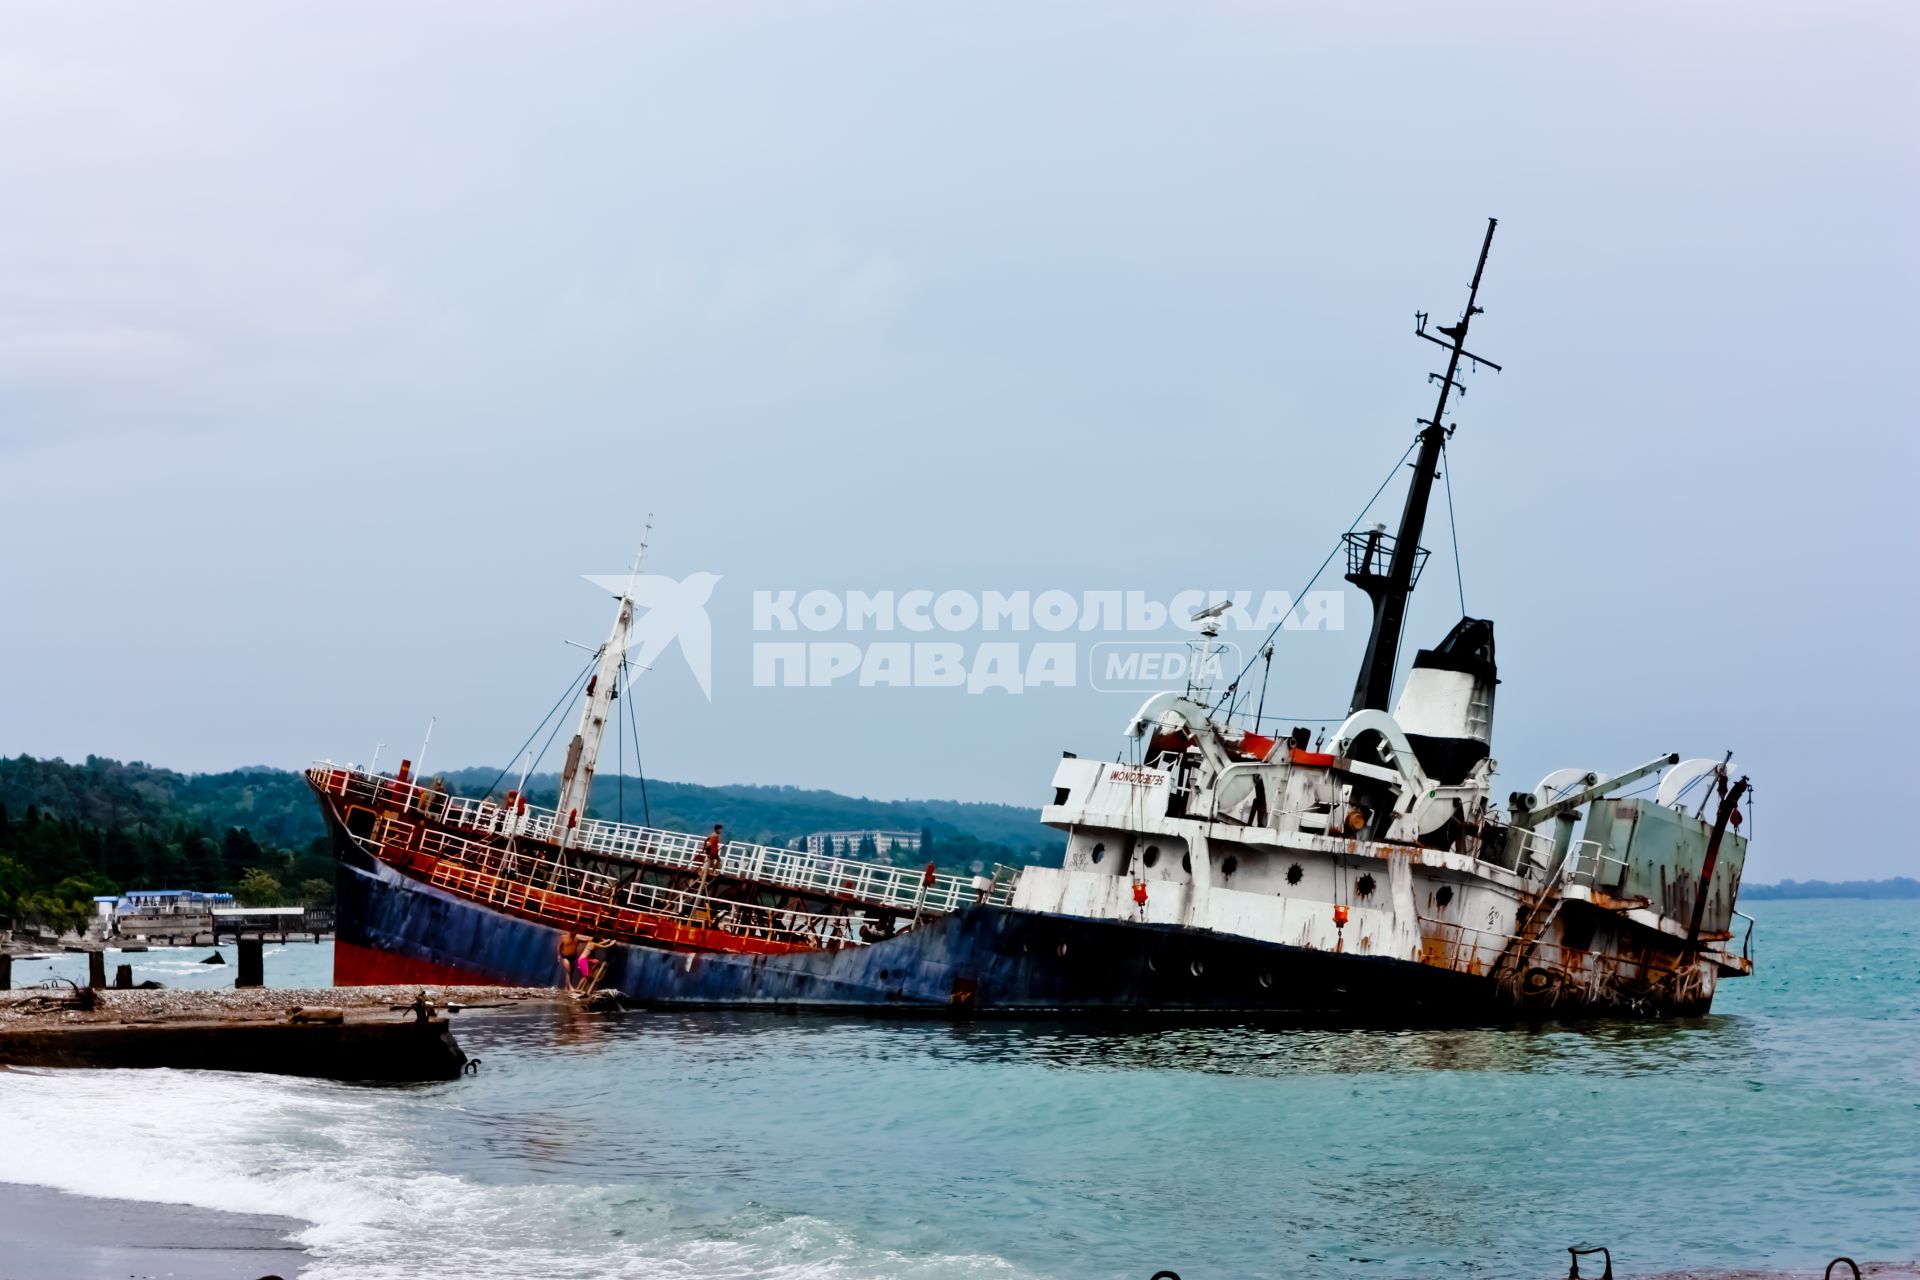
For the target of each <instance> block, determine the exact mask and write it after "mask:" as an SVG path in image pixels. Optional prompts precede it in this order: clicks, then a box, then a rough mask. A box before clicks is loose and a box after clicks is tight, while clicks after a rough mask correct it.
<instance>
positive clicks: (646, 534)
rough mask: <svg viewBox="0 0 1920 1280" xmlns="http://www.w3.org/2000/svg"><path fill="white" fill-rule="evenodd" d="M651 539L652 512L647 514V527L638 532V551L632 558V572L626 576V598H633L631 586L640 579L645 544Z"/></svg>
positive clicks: (645, 553) (644, 558) (645, 548)
mask: <svg viewBox="0 0 1920 1280" xmlns="http://www.w3.org/2000/svg"><path fill="white" fill-rule="evenodd" d="M652 537H653V512H651V511H649V512H647V526H646V528H644V529H642V530H641V531H640V550H638V551H636V552H635V553H634V556H633V570H632V572H630V573H628V574H627V597H628V598H629V599H631V598H632V597H633V584H634V583H635V582H637V581H639V579H640V567H641V566H642V565H644V564H646V562H647V543H648V541H649V540H651V539H652Z"/></svg>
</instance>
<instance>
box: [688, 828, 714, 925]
mask: <svg viewBox="0 0 1920 1280" xmlns="http://www.w3.org/2000/svg"><path fill="white" fill-rule="evenodd" d="M718 874H720V824H719V823H717V822H716V823H714V824H713V830H712V831H711V832H710V833H709V834H708V835H707V838H706V839H705V840H703V841H701V843H700V875H699V877H698V878H697V879H696V880H695V881H694V884H693V896H694V897H695V898H704V897H706V896H707V886H708V885H709V884H712V883H713V878H714V877H715V876H716V875H718ZM702 905H703V904H701V903H699V902H695V903H693V904H692V914H696V915H697V914H698V913H699V911H700V908H701V906H702Z"/></svg>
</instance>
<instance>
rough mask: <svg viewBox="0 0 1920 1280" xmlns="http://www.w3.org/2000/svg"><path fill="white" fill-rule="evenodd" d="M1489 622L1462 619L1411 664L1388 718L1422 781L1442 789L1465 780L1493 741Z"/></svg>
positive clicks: (1494, 676)
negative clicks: (1401, 734)
mask: <svg viewBox="0 0 1920 1280" xmlns="http://www.w3.org/2000/svg"><path fill="white" fill-rule="evenodd" d="M1499 683H1500V680H1499V677H1498V675H1497V673H1496V669H1495V667H1494V661H1493V623H1491V622H1489V621H1487V620H1486V619H1485V618H1462V619H1460V621H1459V622H1458V623H1457V624H1456V625H1455V626H1454V628H1453V630H1452V631H1449V632H1448V633H1447V638H1446V639H1444V640H1442V641H1441V642H1440V644H1439V646H1438V647H1437V648H1433V649H1422V650H1421V651H1420V652H1419V654H1418V655H1417V656H1416V657H1415V658H1414V660H1413V670H1412V671H1411V672H1409V673H1408V675H1407V685H1406V688H1405V689H1404V690H1403V691H1402V692H1401V694H1400V703H1399V705H1398V706H1396V707H1395V708H1394V709H1393V718H1394V720H1395V721H1396V722H1398V723H1399V725H1400V727H1401V729H1403V730H1404V731H1405V732H1406V735H1407V741H1408V742H1410V743H1412V744H1413V751H1414V754H1415V755H1417V756H1419V757H1420V765H1421V767H1422V768H1423V769H1425V770H1426V772H1427V776H1428V777H1430V778H1432V779H1433V780H1434V781H1435V782H1438V783H1440V784H1442V785H1443V786H1452V785H1454V784H1456V783H1459V782H1462V781H1464V780H1465V779H1466V776H1467V774H1468V773H1469V772H1471V771H1472V769H1473V766H1474V765H1476V764H1479V763H1480V761H1482V760H1484V759H1486V757H1487V748H1488V744H1489V743H1490V742H1491V741H1492V740H1493V690H1494V686H1495V685H1497V684H1499Z"/></svg>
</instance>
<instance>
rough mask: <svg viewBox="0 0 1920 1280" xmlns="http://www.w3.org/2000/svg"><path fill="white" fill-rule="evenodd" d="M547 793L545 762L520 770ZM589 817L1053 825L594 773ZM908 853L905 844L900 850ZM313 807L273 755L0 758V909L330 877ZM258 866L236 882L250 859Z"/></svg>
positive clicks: (931, 806)
mask: <svg viewBox="0 0 1920 1280" xmlns="http://www.w3.org/2000/svg"><path fill="white" fill-rule="evenodd" d="M444 776H445V780H446V785H447V788H448V789H449V790H451V791H454V792H458V793H462V794H466V795H482V794H485V793H486V791H487V789H488V787H489V786H490V785H493V784H495V783H496V781H497V785H496V786H494V791H495V793H496V794H499V793H501V792H502V791H504V789H505V788H506V787H508V786H511V785H513V783H514V781H515V779H512V778H508V779H504V780H501V779H500V775H499V773H498V771H496V770H492V769H460V770H455V771H452V772H449V773H447V774H446V775H444ZM527 791H528V796H529V798H530V799H531V800H532V801H533V802H534V803H535V804H547V805H551V804H552V803H553V802H554V798H555V796H556V795H557V793H558V791H559V782H558V779H557V777H556V776H555V775H553V774H537V775H535V776H534V777H533V778H532V779H531V780H530V781H529V784H528V787H527ZM593 816H595V817H603V818H617V817H624V819H625V820H626V821H628V822H642V821H645V822H650V823H651V825H653V826H657V827H667V828H670V829H674V830H681V831H703V830H705V829H707V828H708V827H711V826H712V825H713V824H714V823H716V822H719V823H722V824H724V825H725V827H726V828H727V835H728V836H729V838H731V839H736V840H751V841H756V842H759V843H765V844H785V843H787V842H788V841H789V840H791V839H793V838H795V837H799V836H804V835H807V834H808V833H810V832H814V831H829V830H830V831H855V830H873V829H879V830H897V831H914V832H919V833H921V834H922V835H923V836H925V837H926V838H928V840H929V841H930V844H929V850H928V852H927V853H926V854H925V855H924V856H925V857H927V858H930V859H931V860H933V861H936V862H938V863H939V864H940V865H941V866H942V867H945V868H947V869H950V870H964V869H968V868H971V867H972V866H973V865H974V864H976V863H978V864H981V865H982V866H990V865H992V864H993V863H996V862H1004V863H1007V864H1009V865H1025V864H1028V863H1033V862H1046V861H1054V862H1057V861H1058V860H1059V858H1060V856H1061V853H1062V851H1063V849H1064V840H1063V837H1062V836H1061V834H1060V833H1059V832H1057V831H1053V830H1052V829H1050V828H1047V827H1043V826H1041V825H1040V822H1039V814H1038V812H1037V811H1036V810H1032V809H1021V808H1016V807H1014V806H1012V805H995V804H962V803H959V802H956V801H951V800H866V799H858V798H855V797H852V796H843V795H839V794H837V793H835V792H831V791H802V790H800V789H798V788H795V787H754V786H725V787H703V786H696V785H694V784H691V783H684V782H659V781H648V782H645V783H642V782H641V781H640V780H639V779H638V778H634V777H628V778H625V779H620V778H615V777H612V776H603V777H601V778H600V779H598V780H596V782H595V784H594V806H593ZM912 856H913V855H904V857H906V858H909V859H910V858H911V857H912ZM330 867H331V864H330V862H329V861H328V860H327V856H326V851H325V841H324V832H323V829H322V827H321V822H320V810H319V806H318V804H317V803H316V802H315V800H314V797H313V793H312V792H311V791H310V790H309V789H308V787H307V784H306V780H305V779H304V778H303V777H302V776H301V775H300V774H298V773H296V772H292V771H289V770H285V769H267V768H256V769H236V770H234V771H232V772H229V773H205V774H183V773H176V772H175V771H173V770H171V769H162V768H158V767H156V766H153V765H148V764H139V763H121V762H120V761H117V760H106V759H102V758H101V757H98V756H89V757H87V759H86V761H85V763H82V764H69V763H67V762H66V761H64V760H38V759H35V758H33V757H31V756H24V755H23V756H17V757H14V758H12V759H6V758H0V917H13V916H21V917H29V918H33V919H40V920H45V921H47V922H48V923H71V922H72V921H73V920H74V919H75V918H76V916H83V915H84V914H85V912H86V909H87V900H88V899H89V898H90V897H91V896H92V895H94V894H96V893H117V892H121V891H124V890H126V889H135V888H149V889H152V888H196V889H223V890H239V889H241V888H242V883H243V880H244V881H245V882H246V889H247V894H246V896H251V897H253V898H255V899H256V900H265V899H267V898H272V897H274V896H275V895H277V894H285V895H286V896H288V897H294V896H309V897H310V896H313V895H315V894H318V893H321V892H323V891H324V888H325V886H324V885H319V884H317V883H316V882H318V881H321V880H324V879H326V878H328V877H329V875H330ZM250 870H251V871H257V872H259V873H260V874H259V875H258V876H255V877H253V878H252V879H251V880H246V876H247V873H248V872H249V871H250Z"/></svg>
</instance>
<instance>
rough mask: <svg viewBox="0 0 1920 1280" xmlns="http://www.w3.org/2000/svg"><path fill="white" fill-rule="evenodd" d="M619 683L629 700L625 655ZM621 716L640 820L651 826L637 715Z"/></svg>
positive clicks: (621, 664)
mask: <svg viewBox="0 0 1920 1280" xmlns="http://www.w3.org/2000/svg"><path fill="white" fill-rule="evenodd" d="M620 683H621V685H622V686H623V687H625V689H626V691H627V697H629V698H631V697H632V696H633V680H632V678H631V677H630V676H629V675H628V674H627V658H626V655H625V654H622V655H621V656H620ZM624 705H625V704H624V703H623V704H622V706H623V707H624ZM621 714H622V716H623V717H625V718H626V720H627V730H628V732H629V733H631V734H632V735H633V771H634V773H635V774H637V775H638V776H639V779H640V819H641V821H642V822H645V823H646V824H647V825H648V826H652V825H653V806H652V805H651V804H649V803H647V762H646V761H645V760H643V759H642V758H641V756H640V717H639V716H638V715H634V716H630V717H628V716H626V713H625V711H624V710H623V711H622V712H621Z"/></svg>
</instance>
